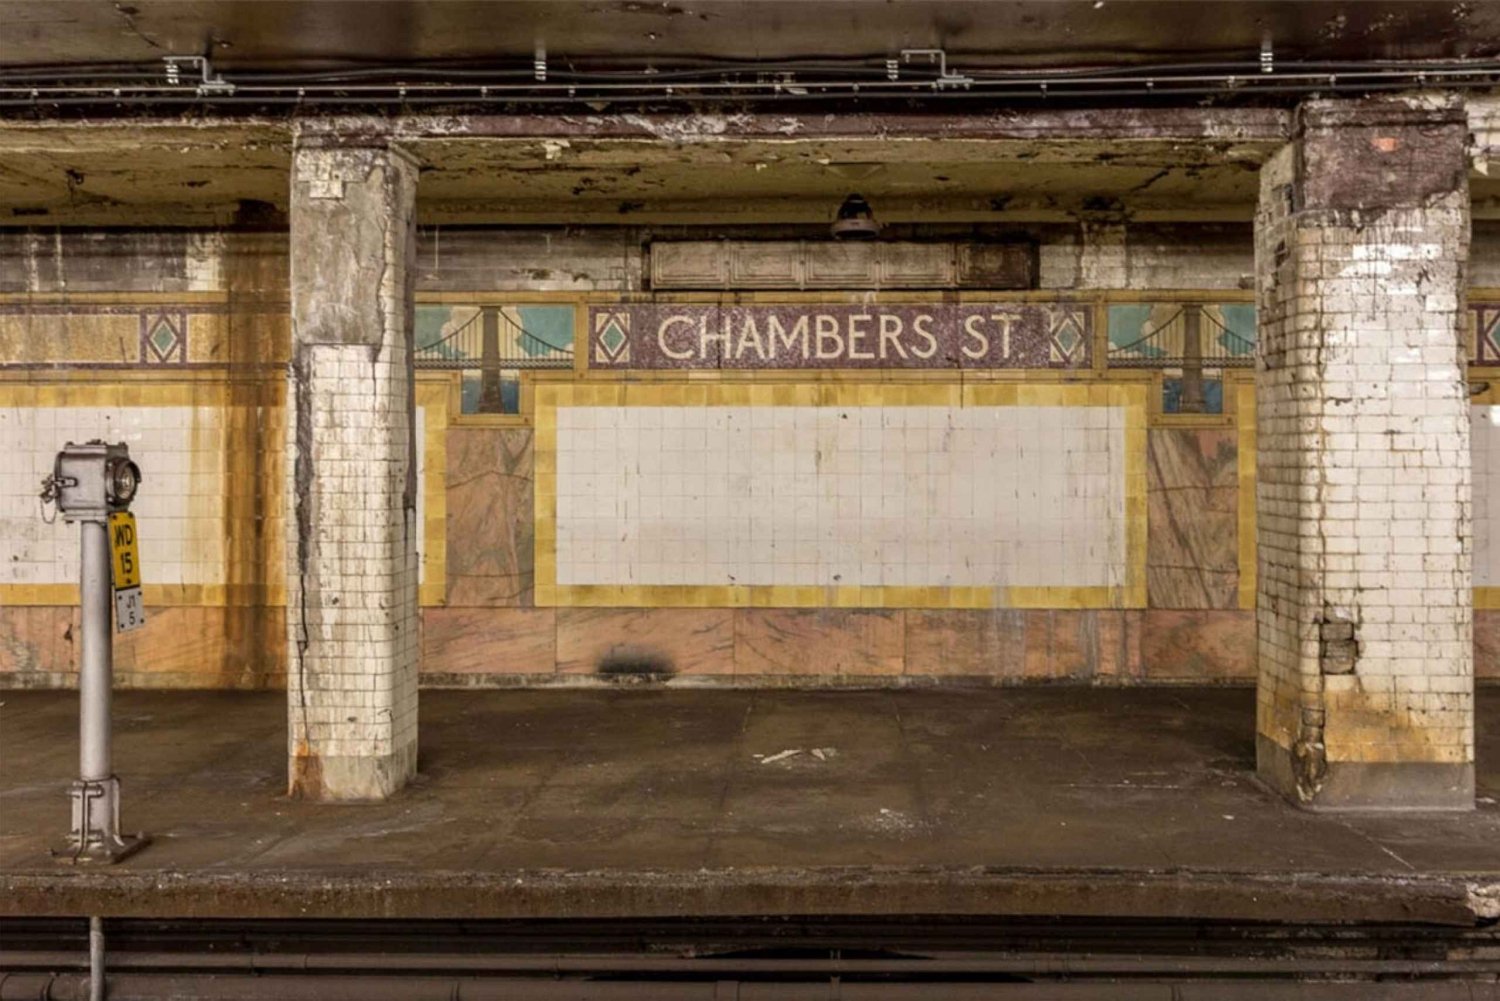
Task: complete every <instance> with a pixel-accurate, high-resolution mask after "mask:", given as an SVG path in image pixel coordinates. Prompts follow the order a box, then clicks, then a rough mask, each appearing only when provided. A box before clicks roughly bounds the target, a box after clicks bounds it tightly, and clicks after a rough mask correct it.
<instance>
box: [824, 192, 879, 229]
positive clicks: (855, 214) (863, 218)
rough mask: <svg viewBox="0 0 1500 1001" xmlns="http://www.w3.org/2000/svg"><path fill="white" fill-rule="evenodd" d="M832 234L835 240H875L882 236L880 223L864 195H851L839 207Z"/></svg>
mask: <svg viewBox="0 0 1500 1001" xmlns="http://www.w3.org/2000/svg"><path fill="white" fill-rule="evenodd" d="M830 232H832V233H833V238H834V239H835V240H873V239H875V237H877V236H879V235H880V223H878V222H876V221H875V213H874V211H873V210H871V208H870V203H869V202H867V201H865V198H864V196H863V195H850V196H849V197H848V198H845V199H844V204H842V205H840V206H839V214H838V218H836V219H835V220H834V221H833V226H832V227H830Z"/></svg>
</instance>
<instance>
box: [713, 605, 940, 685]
mask: <svg viewBox="0 0 1500 1001" xmlns="http://www.w3.org/2000/svg"><path fill="white" fill-rule="evenodd" d="M908 614H911V613H908V612H903V611H899V610H897V611H887V610H855V609H844V608H820V609H800V608H767V609H761V608H742V609H738V610H737V611H736V613H735V620H734V673H735V674H736V675H757V674H806V675H817V676H838V675H850V676H874V675H884V674H900V673H901V670H902V666H903V662H904V660H905V658H904V656H903V651H904V647H905V638H904V632H905V616H906V615H908Z"/></svg>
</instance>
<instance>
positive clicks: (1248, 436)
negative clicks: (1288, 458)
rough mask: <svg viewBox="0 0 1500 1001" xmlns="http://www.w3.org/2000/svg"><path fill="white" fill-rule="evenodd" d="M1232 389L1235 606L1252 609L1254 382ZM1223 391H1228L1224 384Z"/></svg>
mask: <svg viewBox="0 0 1500 1001" xmlns="http://www.w3.org/2000/svg"><path fill="white" fill-rule="evenodd" d="M1233 386H1234V415H1235V423H1236V425H1237V430H1238V432H1239V433H1238V434H1237V435H1236V439H1237V444H1236V449H1237V452H1236V463H1237V467H1238V468H1237V475H1238V477H1239V479H1238V483H1239V510H1238V512H1237V518H1236V522H1237V524H1236V526H1235V527H1236V531H1237V533H1238V536H1239V537H1238V539H1237V540H1236V541H1237V543H1238V545H1237V547H1236V548H1237V551H1238V553H1239V557H1238V558H1239V606H1240V608H1242V609H1254V608H1255V603H1256V597H1255V593H1256V588H1257V583H1258V582H1257V578H1256V575H1257V573H1258V572H1259V571H1258V567H1257V566H1256V559H1257V556H1256V545H1255V531H1256V528H1255V462H1256V456H1255V449H1256V447H1257V444H1256V430H1255V381H1254V379H1253V378H1251V379H1242V380H1236V381H1235V382H1234V383H1233ZM1225 388H1226V389H1228V388H1229V384H1227V383H1226V385H1225Z"/></svg>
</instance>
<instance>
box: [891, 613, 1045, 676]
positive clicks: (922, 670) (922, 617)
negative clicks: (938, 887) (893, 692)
mask: <svg viewBox="0 0 1500 1001" xmlns="http://www.w3.org/2000/svg"><path fill="white" fill-rule="evenodd" d="M1030 614H1031V613H1029V612H1026V611H1021V610H1018V609H1003V608H1001V609H982V610H975V611H970V610H963V609H931V610H929V609H911V610H909V611H908V612H907V613H906V673H907V674H916V675H923V674H931V675H957V676H966V677H972V676H987V677H999V678H1016V677H1020V676H1021V674H1022V673H1023V671H1024V667H1025V647H1026V620H1027V617H1028V616H1029V615H1030Z"/></svg>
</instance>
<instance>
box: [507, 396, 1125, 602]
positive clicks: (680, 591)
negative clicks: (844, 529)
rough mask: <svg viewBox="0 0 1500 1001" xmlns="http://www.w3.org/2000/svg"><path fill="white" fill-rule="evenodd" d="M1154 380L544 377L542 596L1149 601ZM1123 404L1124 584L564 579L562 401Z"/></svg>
mask: <svg viewBox="0 0 1500 1001" xmlns="http://www.w3.org/2000/svg"><path fill="white" fill-rule="evenodd" d="M1148 392H1149V388H1148V386H1147V385H1145V384H1143V383H1140V382H1135V383H1133V384H1130V383H1127V384H1105V383H1097V382H1096V383H1092V384H1084V385H1079V384H1070V383H1055V384H1046V385H1001V384H991V383H980V384H968V383H960V382H949V383H944V384H937V383H934V384H928V385H919V384H908V385H900V384H890V383H880V382H875V383H865V384H855V383H827V382H817V383H803V384H789V385H769V384H755V383H751V384H732V383H731V384H714V383H705V384H702V385H698V386H688V385H683V384H677V385H671V384H661V383H649V382H648V383H627V382H619V381H611V382H596V383H588V384H579V383H561V382H549V383H539V384H538V386H537V387H536V400H535V438H534V441H533V450H534V451H533V454H534V456H535V471H534V472H535V477H536V479H535V483H536V487H535V489H536V498H535V515H534V518H535V520H534V531H535V571H536V577H535V580H536V584H535V601H536V604H537V605H538V606H553V605H561V606H580V607H615V606H628V607H731V608H1064V609H1075V608H1076V609H1084V608H1144V607H1145V605H1146V425H1147V413H1146V411H1147V393H1148ZM798 405H800V406H824V407H837V406H861V405H864V406H1068V407H1089V406H1116V407H1120V408H1122V409H1123V410H1124V411H1125V428H1124V433H1125V453H1126V457H1125V518H1126V528H1125V532H1126V577H1125V584H1124V585H1123V586H1122V587H1107V586H1101V587H873V586H859V587H856V586H843V587H821V586H792V585H756V586H717V585H684V586H671V585H563V584H558V583H557V523H556V510H557V411H558V408H559V407H567V406H798Z"/></svg>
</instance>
